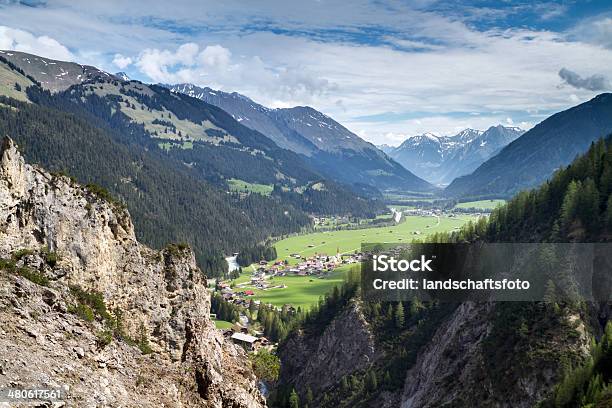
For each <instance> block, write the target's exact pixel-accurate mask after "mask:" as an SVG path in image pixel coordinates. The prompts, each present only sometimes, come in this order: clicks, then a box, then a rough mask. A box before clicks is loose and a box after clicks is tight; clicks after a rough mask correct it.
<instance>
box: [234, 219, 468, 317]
mask: <svg viewBox="0 0 612 408" xmlns="http://www.w3.org/2000/svg"><path fill="white" fill-rule="evenodd" d="M470 220H472V221H476V220H477V218H476V217H475V216H472V215H461V216H457V217H440V218H439V219H438V217H420V216H407V217H405V220H404V222H402V223H400V224H398V225H395V226H392V227H378V228H365V229H358V230H345V231H331V232H314V233H311V234H306V235H301V236H295V237H291V238H287V239H284V240H282V241H279V242H277V243H276V245H275V246H276V251H277V253H278V259H283V260H284V259H287V260H288V261H289V263H290V264H296V263H298V260H297V259H295V258H291V257H289V255H290V254H292V253H299V254H300V255H302V256H306V257H307V256H311V255H314V254H315V253H324V254H327V255H332V254H335V253H336V250H339V251H340V252H341V253H349V252H353V251H355V250H357V251H359V250H360V248H361V243H375V242H410V241H411V240H412V239H415V238H419V239H423V238H425V237H427V235H428V234H432V233H435V232H442V231H451V230H453V229H456V228H459V227H460V226H461V225H463V224H465V223H466V222H468V221H470ZM415 232H420V234H419V235H416V234H415ZM351 267H358V266H357V265H355V264H352V265H342V266H340V267H339V268H337V269H336V270H334V271H333V272H332V273H331V274H330V275H329V276H327V277H325V278H322V279H319V278H318V277H316V276H315V277H313V276H280V277H274V278H272V280H270V281H269V283H270V284H271V285H273V286H276V285H285V286H286V287H285V288H273V289H267V290H261V289H255V288H254V287H252V286H251V285H250V284H249V282H250V278H251V274H250V273H248V270H247V271H245V272H244V273H243V274H242V275H241V276H240V277H239V278H238V279H236V280H235V281H234V283H235V284H236V285H237V287H236V288H235V290H236V291H241V290H245V289H251V290H253V291H254V293H255V295H254V296H253V297H254V298H255V299H258V300H261V301H262V302H264V303H271V304H273V305H275V306H283V305H284V304H287V303H290V304H292V305H293V306H294V307H301V308H302V309H304V310H306V309H309V308H310V307H311V306H312V305H314V304H316V303H317V301H318V300H319V297H320V296H323V295H325V294H326V293H328V292H329V291H330V290H331V289H332V288H333V287H334V286H335V285H340V284H341V283H342V281H343V279H344V276H345V275H346V273H347V271H348V270H349V269H350V268H351Z"/></svg>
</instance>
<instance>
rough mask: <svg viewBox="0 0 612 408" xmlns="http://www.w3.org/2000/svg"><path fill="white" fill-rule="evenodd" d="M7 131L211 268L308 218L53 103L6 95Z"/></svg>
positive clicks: (156, 236) (30, 152) (143, 232)
mask: <svg viewBox="0 0 612 408" xmlns="http://www.w3.org/2000/svg"><path fill="white" fill-rule="evenodd" d="M1 103H2V104H3V105H0V106H2V107H0V133H2V134H7V135H11V137H13V138H14V139H15V141H16V142H17V143H18V144H19V145H20V146H21V148H22V149H23V151H24V154H25V156H26V158H27V159H28V161H31V162H34V163H38V164H41V165H43V166H45V167H46V168H49V169H50V170H52V171H56V172H65V173H66V174H69V175H71V176H74V177H76V178H77V179H78V180H79V182H81V183H83V184H88V183H96V184H99V185H101V186H103V187H104V188H106V189H108V190H109V191H110V192H111V194H112V195H113V196H114V197H116V199H118V200H120V201H121V202H122V203H125V204H126V205H127V207H128V209H129V210H130V213H131V214H132V216H133V218H134V223H135V226H136V233H137V235H138V237H139V238H140V239H142V240H143V241H144V242H146V243H148V244H150V245H152V246H155V247H160V246H164V245H166V244H168V243H170V242H185V243H188V244H190V245H191V246H192V247H193V248H194V250H195V251H196V254H197V257H198V261H199V262H200V264H201V266H202V267H203V269H204V270H205V272H206V273H208V274H215V273H220V272H221V271H223V270H224V269H225V268H226V266H225V260H224V259H223V258H222V252H221V251H224V252H226V253H228V252H231V251H234V250H237V249H238V248H240V247H242V246H249V245H255V244H256V243H258V242H260V241H262V240H264V239H266V238H267V237H268V236H269V235H279V234H286V233H289V232H293V231H297V230H299V228H301V227H302V226H304V225H307V224H308V223H309V219H308V217H307V216H306V215H305V214H304V213H303V212H301V211H298V210H295V209H294V208H293V207H292V206H290V205H284V204H281V203H279V202H278V201H276V200H272V199H269V198H267V197H264V196H261V195H258V194H252V195H249V196H248V197H245V198H240V197H238V196H237V195H229V194H227V193H225V192H224V191H222V190H219V189H217V188H215V187H213V186H210V185H208V184H206V183H205V182H203V181H202V180H200V179H198V176H197V175H196V174H194V171H193V170H191V169H189V168H188V167H186V166H184V165H183V164H182V163H181V162H178V161H173V160H172V159H171V158H168V157H167V156H165V155H164V154H163V153H162V152H159V151H155V150H154V149H151V150H148V151H145V150H143V149H141V148H140V147H139V146H138V145H123V144H120V143H117V142H116V140H115V137H117V136H116V135H115V137H113V136H112V134H111V133H110V131H109V130H105V129H104V128H100V127H95V126H92V125H91V123H90V122H88V121H86V120H83V119H81V118H79V117H76V116H75V115H73V114H69V113H64V112H61V111H58V110H56V109H52V108H45V107H41V106H38V105H36V104H31V103H22V102H17V101H15V100H10V99H7V98H4V97H1Z"/></svg>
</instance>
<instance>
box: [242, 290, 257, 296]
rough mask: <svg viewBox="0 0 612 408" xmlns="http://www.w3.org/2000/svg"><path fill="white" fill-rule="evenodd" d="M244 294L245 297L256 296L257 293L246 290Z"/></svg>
mask: <svg viewBox="0 0 612 408" xmlns="http://www.w3.org/2000/svg"><path fill="white" fill-rule="evenodd" d="M244 294H245V296H253V295H254V294H255V292H253V291H252V290H245V291H244Z"/></svg>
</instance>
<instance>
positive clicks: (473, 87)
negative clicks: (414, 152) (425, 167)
mask: <svg viewBox="0 0 612 408" xmlns="http://www.w3.org/2000/svg"><path fill="white" fill-rule="evenodd" d="M610 3H611V2H610V1H601V0H599V1H545V2H534V1H511V0H506V1H475V0H472V1H468V0H459V1H446V2H444V1H435V0H413V1H382V0H376V1H371V0H344V1H329V0H301V1H286V0H285V1H271V0H262V1H258V2H253V1H232V0H226V1H222V2H221V1H202V0H175V1H173V2H167V1H144V0H137V1H127V2H125V1H123V2H122V1H115V0H108V1H104V2H89V1H74V0H73V1H69V0H29V1H13V0H0V21H1V23H0V49H2V48H11V49H18V50H21V51H26V52H33V53H36V54H41V55H44V56H47V57H50V58H57V59H67V60H73V61H78V62H81V63H88V64H93V65H96V66H99V67H101V68H103V69H105V70H107V71H110V72H116V71H119V70H122V71H126V72H127V73H128V74H129V75H130V76H131V77H133V78H136V79H139V80H142V81H145V82H166V83H175V82H192V83H195V84H198V85H201V86H210V87H213V88H218V89H222V90H225V91H237V92H240V93H243V94H245V95H247V96H249V97H251V98H252V99H254V100H255V101H257V102H260V103H262V104H265V105H267V106H271V107H286V106H295V105H311V106H313V107H315V108H316V109H319V110H321V111H323V112H324V113H326V114H328V115H330V116H332V117H334V118H335V119H337V120H339V121H340V122H341V123H342V124H344V125H345V126H347V127H348V128H349V129H351V130H353V131H354V132H356V133H357V134H359V135H360V136H362V137H364V138H365V139H367V140H370V141H372V142H375V143H389V144H399V143H400V142H401V141H402V140H404V139H405V138H407V137H409V136H412V135H415V134H419V133H423V132H425V131H431V132H434V133H438V134H454V133H457V132H458V131H459V130H461V129H463V128H466V127H473V128H477V129H484V128H487V127H488V126H491V125H496V124H499V123H502V124H507V125H510V124H511V125H515V126H521V127H525V128H529V127H531V126H533V125H535V124H536V123H538V122H539V121H541V120H542V119H544V118H545V117H547V116H548V115H550V114H551V113H554V112H557V111H559V110H563V109H566V108H568V107H570V106H573V105H576V104H577V103H580V102H582V101H586V100H588V99H590V98H592V97H593V96H594V95H596V94H598V93H601V92H605V91H610V90H612V89H610V88H611V85H610V79H611V78H612V6H611V5H610Z"/></svg>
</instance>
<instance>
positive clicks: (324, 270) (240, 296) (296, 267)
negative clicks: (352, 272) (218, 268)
mask: <svg viewBox="0 0 612 408" xmlns="http://www.w3.org/2000/svg"><path fill="white" fill-rule="evenodd" d="M362 257H363V254H362V253H359V252H355V253H351V254H340V253H336V255H332V256H328V255H326V254H315V255H313V256H309V257H304V256H302V255H300V254H298V253H295V254H291V256H290V258H291V262H290V261H289V260H281V261H275V262H273V263H268V262H266V261H261V262H260V263H259V264H257V265H252V266H251V268H252V269H253V272H252V274H251V276H250V280H248V281H245V282H242V283H237V284H236V283H234V282H233V281H229V282H228V281H218V282H216V284H215V291H216V292H217V293H220V294H221V297H222V299H223V301H224V302H227V303H229V304H231V305H234V306H235V307H236V309H237V310H239V311H240V312H239V316H238V319H237V321H236V322H235V323H233V324H232V325H231V327H228V328H225V330H224V334H225V336H226V337H229V338H230V339H231V340H232V341H233V342H234V343H235V344H237V345H239V346H241V347H243V348H244V349H246V350H247V351H256V350H259V349H260V348H262V347H263V348H268V349H269V348H271V347H273V346H274V344H273V342H271V341H269V340H268V339H267V338H266V337H264V333H263V332H262V331H260V330H255V328H256V327H257V325H256V324H255V325H254V324H253V323H254V322H253V319H252V317H253V316H252V315H251V316H250V317H249V314H250V313H249V311H254V310H259V309H260V306H261V301H260V300H257V299H255V298H254V296H255V295H256V293H255V290H259V291H266V290H270V289H286V288H287V286H286V285H285V284H283V283H280V284H276V283H275V282H274V278H276V277H285V276H293V277H303V278H304V279H311V280H312V279H325V278H326V277H327V276H329V274H331V273H332V272H333V271H334V270H335V269H336V268H338V267H339V266H341V265H350V264H356V263H359V262H361V260H362ZM296 262H297V263H296ZM278 309H280V310H284V311H286V312H289V313H295V312H296V308H294V306H293V305H291V304H285V305H283V306H282V307H278ZM211 318H213V319H216V318H217V316H216V315H215V314H212V315H211Z"/></svg>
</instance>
